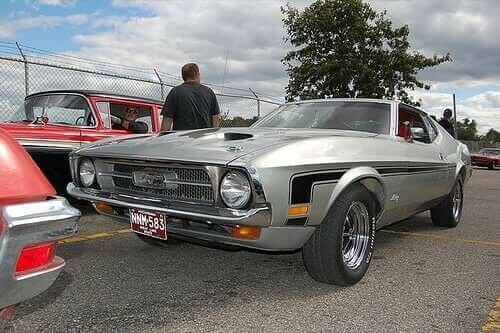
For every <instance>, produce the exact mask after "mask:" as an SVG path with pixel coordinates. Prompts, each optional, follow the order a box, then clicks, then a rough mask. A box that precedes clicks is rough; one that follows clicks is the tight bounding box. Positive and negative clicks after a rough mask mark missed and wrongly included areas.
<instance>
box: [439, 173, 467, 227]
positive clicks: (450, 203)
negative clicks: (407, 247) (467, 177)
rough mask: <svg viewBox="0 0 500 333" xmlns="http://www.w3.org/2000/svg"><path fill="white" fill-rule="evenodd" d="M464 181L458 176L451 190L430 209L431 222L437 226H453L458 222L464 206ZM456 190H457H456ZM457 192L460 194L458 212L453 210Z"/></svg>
mask: <svg viewBox="0 0 500 333" xmlns="http://www.w3.org/2000/svg"><path fill="white" fill-rule="evenodd" d="M463 184H464V182H463V180H462V178H461V177H459V178H458V179H457V180H456V182H455V185H453V188H452V189H451V192H450V193H449V194H448V195H447V196H446V198H445V199H444V200H443V201H441V203H440V204H439V205H437V206H436V207H434V208H432V209H431V219H432V223H433V224H434V225H435V226H438V227H446V228H454V227H456V226H457V225H458V223H459V222H460V219H461V217H462V210H463V207H464V201H463V198H464V185H463ZM457 191H458V192H457ZM457 193H459V194H460V203H459V206H458V207H459V208H458V213H457V212H456V211H455V210H454V202H455V201H454V199H455V196H456V195H457Z"/></svg>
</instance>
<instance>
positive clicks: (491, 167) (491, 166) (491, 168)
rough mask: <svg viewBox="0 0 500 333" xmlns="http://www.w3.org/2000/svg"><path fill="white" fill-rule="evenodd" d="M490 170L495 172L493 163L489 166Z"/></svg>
mask: <svg viewBox="0 0 500 333" xmlns="http://www.w3.org/2000/svg"><path fill="white" fill-rule="evenodd" d="M488 169H490V170H493V162H492V163H491V164H490V165H488Z"/></svg>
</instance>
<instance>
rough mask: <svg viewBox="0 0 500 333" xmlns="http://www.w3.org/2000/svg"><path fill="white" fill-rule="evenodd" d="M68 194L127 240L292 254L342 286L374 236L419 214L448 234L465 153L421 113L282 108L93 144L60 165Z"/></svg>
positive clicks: (456, 212) (392, 108)
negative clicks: (113, 220)
mask: <svg viewBox="0 0 500 333" xmlns="http://www.w3.org/2000/svg"><path fill="white" fill-rule="evenodd" d="M70 164H71V168H72V177H73V182H72V183H70V184H68V188H67V189H68V192H69V193H70V194H71V195H73V196H75V197H76V198H80V199H86V200H89V201H91V202H93V204H94V206H95V207H96V209H97V210H98V211H99V212H100V213H103V214H106V215H110V216H113V217H117V218H121V219H125V220H127V221H128V222H129V223H130V225H131V228H132V230H134V231H135V232H136V233H137V235H138V236H139V238H141V239H142V240H144V241H146V242H148V243H150V244H155V245H159V246H162V245H164V244H165V243H166V239H167V235H168V237H174V238H181V239H186V240H191V241H197V242H205V243H206V242H208V243H218V244H225V245H229V246H238V247H246V248H252V249H260V250H266V251H293V250H297V249H302V256H303V259H304V264H305V267H306V269H307V271H308V272H309V273H310V275H311V276H312V277H313V278H314V279H316V280H318V281H321V282H325V283H331V284H338V285H351V284H354V283H356V282H358V281H359V280H360V279H361V278H362V277H363V275H364V274H365V273H366V271H367V269H368V266H369V264H370V259H371V257H372V255H373V251H374V241H375V231H376V230H377V229H379V228H382V227H384V226H386V225H388V224H391V223H394V222H397V221H400V220H403V219H406V218H408V217H410V216H412V215H414V214H417V213H419V212H423V211H425V210H429V209H430V210H431V216H432V222H433V223H434V224H435V225H437V226H442V227H455V226H456V225H457V224H458V223H459V221H460V217H461V215H462V208H463V191H464V185H465V183H466V182H467V180H468V178H469V177H470V175H471V164H470V156H469V151H468V150H467V147H466V146H465V145H463V144H462V143H460V142H458V141H456V140H455V139H454V138H453V137H451V136H450V135H449V134H448V133H447V132H446V131H445V130H444V129H443V128H441V127H440V126H439V125H438V124H437V122H435V121H434V120H433V119H431V118H430V117H429V116H428V115H427V114H425V113H424V112H423V111H421V110H419V109H416V108H413V107H411V106H408V105H405V104H402V103H398V102H394V101H383V100H371V99H329V100H314V101H304V102H299V103H290V104H286V105H283V106H281V107H279V108H277V109H276V110H274V111H273V112H271V113H270V114H268V115H267V116H266V117H264V118H263V119H261V120H260V121H258V122H257V123H255V124H254V125H253V126H251V127H250V128H224V129H203V130H194V131H184V132H163V133H160V134H156V135H142V136H132V137H128V138H119V139H110V140H107V141H100V142H98V143H95V144H93V145H90V146H87V147H85V148H82V149H79V150H77V151H75V152H74V153H73V154H72V155H71V157H70Z"/></svg>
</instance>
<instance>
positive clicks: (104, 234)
mask: <svg viewBox="0 0 500 333" xmlns="http://www.w3.org/2000/svg"><path fill="white" fill-rule="evenodd" d="M111 236H113V234H110V233H108V232H101V233H99V234H93V235H88V236H85V237H86V238H88V239H95V238H103V237H111Z"/></svg>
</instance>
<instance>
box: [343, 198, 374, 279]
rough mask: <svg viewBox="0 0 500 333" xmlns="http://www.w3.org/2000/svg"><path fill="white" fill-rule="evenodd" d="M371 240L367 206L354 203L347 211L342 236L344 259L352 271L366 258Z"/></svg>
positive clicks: (357, 202)
mask: <svg viewBox="0 0 500 333" xmlns="http://www.w3.org/2000/svg"><path fill="white" fill-rule="evenodd" d="M369 240H370V215H369V214H368V209H367V208H366V206H365V204H364V203H362V202H359V201H355V202H352V203H351V205H350V206H349V209H348V210H347V214H346V218H345V220H344V229H343V234H342V257H343V260H344V264H345V265H346V266H347V267H348V268H350V269H356V268H358V267H359V266H360V265H361V263H362V262H363V259H364V257H365V254H366V251H367V249H368V243H369Z"/></svg>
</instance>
